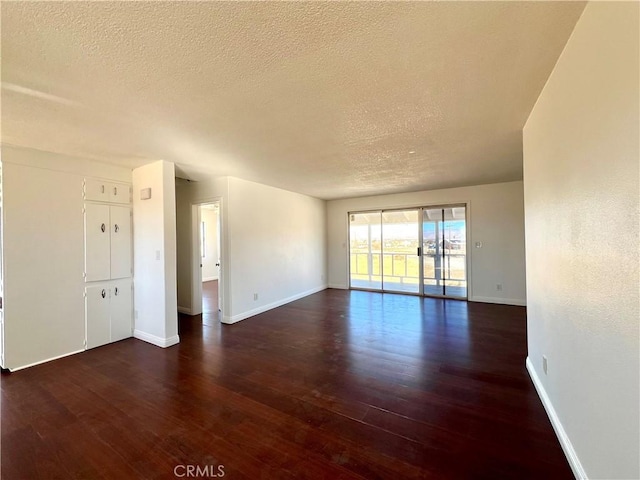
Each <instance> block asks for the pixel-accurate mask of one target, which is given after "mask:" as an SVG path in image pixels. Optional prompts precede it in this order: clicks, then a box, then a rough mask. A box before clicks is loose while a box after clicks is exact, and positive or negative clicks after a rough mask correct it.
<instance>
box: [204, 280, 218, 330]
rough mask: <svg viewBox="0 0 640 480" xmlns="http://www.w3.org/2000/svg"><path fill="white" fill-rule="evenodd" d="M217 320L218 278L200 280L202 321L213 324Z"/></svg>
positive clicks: (205, 323)
mask: <svg viewBox="0 0 640 480" xmlns="http://www.w3.org/2000/svg"><path fill="white" fill-rule="evenodd" d="M219 321H220V317H219V315H218V280H211V281H208V282H202V323H203V324H204V325H208V326H213V325H215V324H217V323H219Z"/></svg>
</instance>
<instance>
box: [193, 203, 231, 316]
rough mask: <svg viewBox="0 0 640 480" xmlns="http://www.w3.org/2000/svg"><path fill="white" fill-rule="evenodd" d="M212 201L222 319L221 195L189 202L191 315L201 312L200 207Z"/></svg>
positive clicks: (219, 313) (222, 251) (223, 256)
mask: <svg viewBox="0 0 640 480" xmlns="http://www.w3.org/2000/svg"><path fill="white" fill-rule="evenodd" d="M212 203H217V204H218V244H219V247H218V258H219V262H218V263H220V266H219V267H218V320H220V321H222V318H223V313H224V312H225V307H226V305H225V303H224V294H223V291H224V270H225V269H224V264H223V262H224V261H225V259H226V255H225V250H224V249H225V242H224V241H223V238H224V237H223V228H224V227H223V225H224V221H223V208H222V207H223V205H222V197H212V198H207V199H202V200H198V201H195V202H192V203H191V315H200V314H201V313H202V268H201V267H200V265H201V263H202V258H201V257H200V245H201V244H202V238H201V231H202V229H201V223H202V219H201V214H200V207H201V206H202V205H209V204H212Z"/></svg>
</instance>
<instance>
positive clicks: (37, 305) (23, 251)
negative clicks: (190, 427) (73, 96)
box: [2, 146, 131, 370]
mask: <svg viewBox="0 0 640 480" xmlns="http://www.w3.org/2000/svg"><path fill="white" fill-rule="evenodd" d="M2 160H3V177H4V178H3V184H4V185H3V210H4V211H3V215H4V231H3V236H4V245H3V248H4V252H3V253H4V287H5V291H4V299H3V300H4V321H5V324H4V334H5V337H4V342H5V343H4V346H5V350H4V355H5V361H4V366H5V367H6V368H9V369H11V370H15V369H18V368H22V367H25V366H28V365H32V364H35V363H40V362H43V361H46V360H50V359H53V358H56V357H60V356H64V355H68V354H71V353H75V352H78V351H81V350H84V340H85V320H84V297H83V292H84V287H85V283H84V279H83V272H84V221H83V214H82V208H83V203H84V200H83V194H82V182H83V178H84V177H85V176H91V177H100V178H104V179H109V180H114V181H121V182H127V183H128V182H130V181H131V171H130V170H128V169H126V168H122V167H116V166H112V165H106V164H102V163H98V162H93V161H88V160H84V159H78V158H72V157H66V156H62V155H56V154H53V153H48V152H41V151H37V150H30V149H23V148H16V147H6V146H3V147H2Z"/></svg>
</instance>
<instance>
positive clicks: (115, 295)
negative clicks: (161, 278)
mask: <svg viewBox="0 0 640 480" xmlns="http://www.w3.org/2000/svg"><path fill="white" fill-rule="evenodd" d="M132 325H133V323H132V315H131V280H118V281H117V282H114V283H113V284H112V285H111V341H112V342H117V341H118V340H122V339H124V338H129V337H130V336H131V327H132Z"/></svg>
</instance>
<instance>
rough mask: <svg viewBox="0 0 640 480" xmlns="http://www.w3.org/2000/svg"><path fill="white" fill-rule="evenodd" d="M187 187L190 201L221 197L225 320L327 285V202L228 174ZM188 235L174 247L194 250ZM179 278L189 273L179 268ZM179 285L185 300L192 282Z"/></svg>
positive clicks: (236, 317)
mask: <svg viewBox="0 0 640 480" xmlns="http://www.w3.org/2000/svg"><path fill="white" fill-rule="evenodd" d="M181 188H182V187H181ZM185 188H187V189H189V190H190V191H189V195H188V196H189V198H190V200H189V201H190V202H191V203H203V202H207V201H212V200H215V199H220V201H221V204H220V211H221V223H222V231H221V232H220V233H221V236H222V237H221V245H222V247H221V250H222V252H221V254H222V256H221V267H222V281H221V284H220V288H221V289H222V297H223V306H222V320H223V321H224V322H225V323H233V322H237V321H239V320H242V319H245V318H247V317H250V316H252V315H256V314H258V313H260V312H263V311H266V310H269V309H271V308H275V307H277V306H279V305H282V304H284V303H287V302H289V301H292V300H295V299H297V298H301V297H303V296H305V295H309V294H311V293H314V292H317V291H320V290H323V289H324V288H326V258H327V257H326V202H324V201H323V200H318V199H315V198H311V197H308V196H305V195H300V194H297V193H293V192H289V191H285V190H281V189H278V188H274V187H269V186H266V185H261V184H258V183H254V182H249V181H246V180H241V179H238V178H232V177H225V178H218V179H212V180H211V181H209V182H194V183H192V184H189V185H187V186H186V187H185ZM178 195H179V196H180V195H183V193H180V192H179V193H178ZM185 212H186V210H185ZM179 223H180V224H181V225H182V220H180V219H179ZM192 240H193V232H192V238H186V235H184V232H182V233H181V234H180V238H179V247H178V249H179V250H180V251H185V250H187V248H189V247H188V245H189V244H190V245H191V249H193V248H194V246H193V242H192ZM186 268H190V270H191V273H193V268H194V266H193V264H187V263H186V262H181V265H180V266H179V270H181V271H182V270H184V269H186ZM183 277H185V278H186V277H187V275H186V274H183V273H182V272H181V274H180V278H183ZM192 281H193V280H192ZM179 287H180V289H181V294H180V298H181V302H182V301H183V300H184V301H186V298H187V296H188V295H187V293H186V292H185V290H186V289H187V288H191V285H186V284H184V283H182V282H181V285H180V286H179ZM256 293H257V294H258V299H257V300H254V294H256ZM183 306H184V307H186V308H191V307H192V305H191V304H190V305H183Z"/></svg>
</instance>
